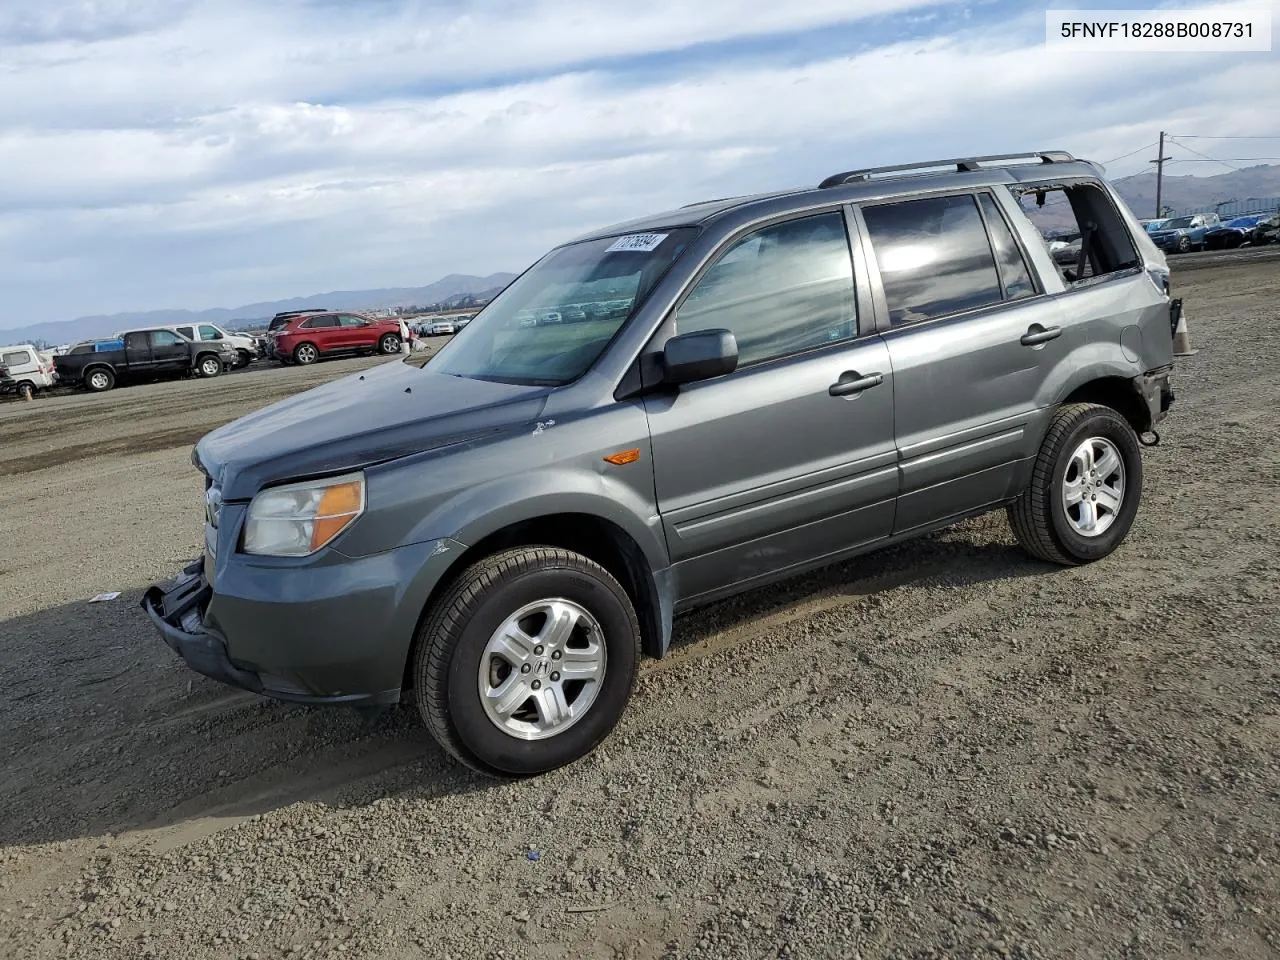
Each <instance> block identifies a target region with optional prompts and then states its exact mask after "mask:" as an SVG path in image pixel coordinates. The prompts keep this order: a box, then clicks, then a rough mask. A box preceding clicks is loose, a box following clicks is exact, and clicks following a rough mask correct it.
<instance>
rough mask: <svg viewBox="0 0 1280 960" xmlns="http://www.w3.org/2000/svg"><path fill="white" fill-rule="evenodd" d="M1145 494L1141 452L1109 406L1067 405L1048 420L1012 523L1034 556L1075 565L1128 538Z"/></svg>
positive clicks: (1010, 512) (1011, 512)
mask: <svg viewBox="0 0 1280 960" xmlns="http://www.w3.org/2000/svg"><path fill="white" fill-rule="evenodd" d="M1141 498H1142V451H1141V449H1140V448H1139V447H1138V437H1137V435H1136V434H1135V433H1134V431H1133V427H1131V426H1130V425H1129V422H1128V421H1127V420H1125V418H1124V417H1122V416H1121V415H1120V414H1119V413H1117V412H1116V411H1115V410H1113V409H1111V408H1110V407H1104V406H1100V405H1098V404H1093V403H1072V404H1068V405H1066V406H1064V407H1063V408H1062V409H1060V410H1059V411H1058V412H1057V414H1056V415H1055V416H1054V418H1053V420H1052V421H1051V422H1050V424H1049V431H1048V433H1047V435H1046V436H1045V439H1044V443H1043V444H1041V446H1040V453H1039V454H1038V455H1037V457H1036V460H1035V464H1034V466H1033V469H1032V477H1031V483H1030V484H1029V485H1028V487H1027V489H1026V490H1024V491H1023V493H1022V495H1021V496H1020V497H1019V498H1018V499H1017V500H1016V501H1014V502H1013V503H1012V504H1010V505H1009V507H1008V510H1007V513H1008V517H1009V526H1010V527H1012V528H1013V534H1014V536H1015V537H1016V538H1017V540H1018V543H1019V544H1020V545H1021V546H1022V548H1023V549H1024V550H1026V551H1027V552H1028V553H1029V554H1031V555H1032V556H1033V557H1037V558H1038V559H1041V560H1048V561H1049V562H1051V563H1060V564H1063V565H1065V566H1075V565H1078V564H1082V563H1090V562H1092V561H1094V560H1101V559H1102V558H1103V557H1105V556H1107V555H1108V554H1110V553H1111V552H1112V551H1113V550H1115V549H1116V547H1118V546H1120V544H1121V543H1122V542H1123V541H1124V538H1125V537H1126V536H1127V535H1128V533H1129V528H1130V527H1131V526H1133V520H1134V517H1136V516H1137V514H1138V503H1139V501H1140V500H1141Z"/></svg>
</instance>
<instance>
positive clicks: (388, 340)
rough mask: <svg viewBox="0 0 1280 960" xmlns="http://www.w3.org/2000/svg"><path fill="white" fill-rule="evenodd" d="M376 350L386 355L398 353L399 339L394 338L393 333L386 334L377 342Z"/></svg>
mask: <svg viewBox="0 0 1280 960" xmlns="http://www.w3.org/2000/svg"><path fill="white" fill-rule="evenodd" d="M378 349H379V350H381V351H382V352H383V353H387V354H391V353H399V352H400V338H399V337H398V336H396V335H395V334H394V333H388V334H387V335H386V336H384V337H383V338H382V339H380V340H379V341H378Z"/></svg>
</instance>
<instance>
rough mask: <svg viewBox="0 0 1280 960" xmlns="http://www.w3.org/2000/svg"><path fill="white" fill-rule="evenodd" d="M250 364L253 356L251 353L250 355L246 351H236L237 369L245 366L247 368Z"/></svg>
mask: <svg viewBox="0 0 1280 960" xmlns="http://www.w3.org/2000/svg"><path fill="white" fill-rule="evenodd" d="M251 363H253V354H252V353H250V352H249V351H248V350H238V351H236V366H237V367H247V366H248V365H249V364H251Z"/></svg>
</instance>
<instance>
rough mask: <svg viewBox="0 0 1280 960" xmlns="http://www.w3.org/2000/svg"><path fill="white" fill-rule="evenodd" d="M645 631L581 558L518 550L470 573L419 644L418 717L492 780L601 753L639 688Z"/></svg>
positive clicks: (606, 580)
mask: <svg viewBox="0 0 1280 960" xmlns="http://www.w3.org/2000/svg"><path fill="white" fill-rule="evenodd" d="M639 661H640V626H639V622H638V621H637V619H636V614H635V609H634V608H633V607H632V604H631V600H630V598H628V596H627V593H626V591H625V590H623V588H622V586H621V585H620V584H619V583H618V581H617V580H615V579H614V578H613V577H612V576H611V575H610V574H609V572H608V571H607V570H605V569H604V568H603V567H601V566H600V565H599V564H597V563H595V562H594V561H592V560H589V559H587V558H586V557H584V556H581V555H580V554H577V553H571V552H569V551H567V550H561V549H558V548H554V547H546V546H534V547H520V548H517V549H514V550H508V551H505V552H502V553H498V554H494V555H493V556H491V557H488V558H487V559H484V560H481V561H480V562H478V563H476V564H475V565H474V566H472V567H470V568H469V569H467V570H466V571H465V572H464V573H463V574H462V575H461V576H460V577H459V578H458V579H457V580H456V581H455V582H454V583H453V585H452V586H451V587H450V589H449V591H448V592H447V593H446V594H445V595H444V596H443V597H442V598H441V599H440V600H439V602H438V603H436V605H435V606H434V607H433V608H432V610H431V612H430V614H429V615H428V617H427V618H426V621H425V623H424V624H423V627H422V629H421V631H420V632H419V635H418V637H417V643H416V649H415V653H414V662H413V672H414V694H415V697H416V699H417V705H418V710H419V712H420V713H421V714H422V718H423V720H424V722H425V723H426V725H427V728H428V729H429V730H430V731H431V734H432V735H433V736H434V737H435V739H436V740H437V741H439V743H440V745H441V746H442V747H444V749H445V750H447V751H448V752H449V753H450V754H452V755H453V756H454V757H456V758H457V759H458V760H460V761H462V762H463V763H465V764H467V765H468V766H470V767H472V768H474V769H476V770H479V771H481V772H483V773H487V774H490V775H494V776H512V777H523V776H532V775H534V774H540V773H546V772H547V771H549V770H554V769H556V768H557V767H561V766H563V765H565V764H567V763H571V762H572V761H574V760H577V759H578V758H580V757H582V756H585V755H586V754H588V753H590V752H591V751H592V750H593V749H595V747H596V745H597V744H599V743H600V742H601V741H602V740H603V739H604V738H605V737H606V736H608V735H609V733H610V731H612V730H613V728H614V726H615V725H616V724H617V722H618V719H619V718H620V717H621V716H622V712H623V710H624V709H625V708H626V705H627V700H628V699H629V698H630V696H631V690H632V687H633V686H634V685H635V677H636V669H637V667H638V665H639Z"/></svg>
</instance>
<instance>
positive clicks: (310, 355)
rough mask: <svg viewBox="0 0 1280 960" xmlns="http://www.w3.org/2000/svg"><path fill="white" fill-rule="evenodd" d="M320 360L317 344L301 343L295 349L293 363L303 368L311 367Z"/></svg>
mask: <svg viewBox="0 0 1280 960" xmlns="http://www.w3.org/2000/svg"><path fill="white" fill-rule="evenodd" d="M319 359H320V351H319V350H317V349H316V348H315V344H311V343H300V344H298V345H297V346H296V347H294V348H293V362H294V363H296V364H298V365H299V366H301V367H306V366H310V365H311V364H313V363H315V362H316V361H317V360H319Z"/></svg>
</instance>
